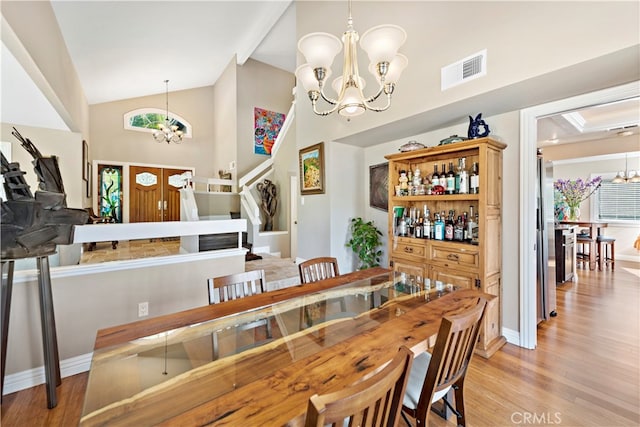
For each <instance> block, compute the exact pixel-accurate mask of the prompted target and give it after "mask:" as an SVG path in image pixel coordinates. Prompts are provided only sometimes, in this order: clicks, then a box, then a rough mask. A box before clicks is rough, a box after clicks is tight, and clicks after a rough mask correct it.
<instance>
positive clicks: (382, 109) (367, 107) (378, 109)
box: [364, 93, 391, 113]
mask: <svg viewBox="0 0 640 427" xmlns="http://www.w3.org/2000/svg"><path fill="white" fill-rule="evenodd" d="M367 102H368V101H367ZM367 102H365V103H364V108H366V109H367V110H370V111H375V112H376V113H380V112H382V111H385V110H388V109H389V107H391V94H390V93H388V94H387V104H386V105H385V106H383V107H373V106H371V105H369V104H368V103H367Z"/></svg>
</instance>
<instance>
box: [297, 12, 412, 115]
mask: <svg viewBox="0 0 640 427" xmlns="http://www.w3.org/2000/svg"><path fill="white" fill-rule="evenodd" d="M406 38H407V33H406V32H405V31H404V29H402V28H401V27H399V26H397V25H390V24H387V25H378V26H376V27H373V28H370V29H369V30H368V31H366V32H365V33H364V34H363V35H362V37H359V36H358V32H357V31H355V30H354V29H353V19H352V17H351V0H349V18H348V20H347V31H345V32H344V34H343V35H342V42H340V39H338V38H337V37H336V36H334V35H332V34H328V33H310V34H307V35H306V36H304V37H302V38H301V39H300V41H299V42H298V49H299V50H300V52H302V54H303V55H304V57H305V59H306V61H307V63H306V64H303V65H301V66H300V67H298V69H297V70H296V77H297V78H298V80H299V81H300V82H301V83H302V86H303V87H304V89H305V90H306V91H307V94H308V95H309V99H310V100H311V105H312V106H313V112H314V113H316V114H317V115H319V116H328V115H329V114H331V113H333V112H334V111H336V110H337V111H338V113H339V114H340V115H342V116H345V117H347V118H349V117H355V116H358V115H360V114H362V113H364V112H365V111H366V110H371V111H385V110H386V109H388V108H389V107H390V106H391V95H392V94H393V90H394V88H395V85H396V82H397V81H398V79H399V78H400V74H402V71H403V70H404V69H405V67H406V66H407V64H408V62H409V61H408V59H407V57H406V56H404V55H402V54H399V53H398V49H399V48H400V46H402V45H403V44H404V42H405V40H406ZM358 40H360V47H361V48H362V49H363V50H364V51H365V52H367V54H368V56H369V60H370V61H371V63H370V64H369V72H370V73H371V74H373V75H374V76H375V78H376V81H377V82H378V84H379V87H378V90H377V92H376V93H375V94H374V95H372V96H370V97H369V98H366V97H365V96H364V93H363V92H362V90H363V89H364V86H365V81H364V79H362V77H360V71H359V69H358V52H357V46H356V43H357V42H358ZM343 44H344V60H343V67H342V77H338V78H336V79H335V80H334V81H333V84H332V87H333V89H334V90H335V91H336V93H337V94H338V98H337V99H333V98H331V97H329V96H327V95H326V94H325V92H324V83H325V80H326V79H327V78H328V77H329V76H330V75H331V64H332V63H333V60H334V58H335V57H336V55H337V54H338V53H339V52H340V50H341V49H342V45H343ZM382 93H384V94H385V95H386V98H387V102H386V104H385V105H383V106H380V107H376V106H373V105H372V104H373V102H374V101H375V100H376V99H378V97H380V95H382ZM319 98H322V99H324V100H325V101H326V102H327V103H329V104H330V105H332V106H333V107H332V108H330V109H329V110H325V111H318V109H317V102H318V99H319Z"/></svg>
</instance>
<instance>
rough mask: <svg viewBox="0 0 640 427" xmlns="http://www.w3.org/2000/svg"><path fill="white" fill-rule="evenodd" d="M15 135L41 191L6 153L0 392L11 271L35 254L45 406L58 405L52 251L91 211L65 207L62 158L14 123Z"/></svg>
mask: <svg viewBox="0 0 640 427" xmlns="http://www.w3.org/2000/svg"><path fill="white" fill-rule="evenodd" d="M12 134H13V135H14V136H15V137H16V138H17V139H18V141H20V143H21V144H22V147H23V148H24V149H25V150H27V152H28V153H29V154H31V157H33V166H34V171H35V172H36V175H37V176H38V190H37V191H36V193H35V197H34V195H33V194H32V193H31V190H30V189H29V185H28V184H27V182H26V181H25V179H24V175H25V172H23V171H22V170H21V169H20V165H19V164H18V163H15V162H14V163H9V161H8V160H7V159H6V158H5V156H4V155H2V159H1V160H2V162H1V164H0V172H2V175H3V177H4V190H5V194H6V198H7V200H3V201H2V204H1V205H0V220H1V224H0V227H1V228H0V232H1V233H2V234H1V235H0V259H1V261H2V299H1V301H2V302H1V303H2V306H1V307H0V311H1V312H2V318H1V319H2V363H1V365H0V369H1V371H0V375H1V381H2V382H1V383H0V396H1V395H2V388H3V387H4V376H5V372H6V371H5V366H6V360H7V342H8V335H9V318H10V313H11V293H12V289H13V270H14V263H15V260H16V259H19V258H31V257H33V258H36V266H37V270H38V291H39V295H40V320H41V324H42V348H43V353H44V366H45V378H46V390H47V407H48V408H50V409H51V408H54V407H55V406H56V405H57V403H58V401H57V395H56V386H58V385H60V383H61V381H62V380H61V377H60V359H59V356H58V339H57V336H56V324H55V316H54V311H53V294H52V291H51V275H50V273H49V255H51V254H53V253H55V250H56V245H68V244H70V243H73V230H74V226H75V225H80V224H85V223H86V222H87V220H88V218H89V214H88V213H87V211H85V210H84V209H71V208H67V200H66V199H67V196H66V194H65V192H64V185H63V184H62V176H61V175H60V168H59V167H58V158H57V157H55V156H49V157H45V156H43V155H42V154H41V153H40V151H39V150H38V149H37V148H36V146H35V145H34V144H33V143H32V142H31V141H30V140H29V139H28V138H23V137H22V135H20V133H19V132H18V131H17V130H16V128H13V132H12Z"/></svg>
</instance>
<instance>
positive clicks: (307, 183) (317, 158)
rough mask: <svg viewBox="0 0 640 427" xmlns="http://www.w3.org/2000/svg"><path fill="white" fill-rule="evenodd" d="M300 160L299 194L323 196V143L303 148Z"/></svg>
mask: <svg viewBox="0 0 640 427" xmlns="http://www.w3.org/2000/svg"><path fill="white" fill-rule="evenodd" d="M299 160H300V171H299V173H300V194H302V195H305V194H324V143H323V142H320V143H319V144H315V145H311V146H309V147H306V148H303V149H302V150H300V153H299Z"/></svg>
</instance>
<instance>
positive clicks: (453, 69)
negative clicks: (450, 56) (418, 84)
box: [440, 49, 487, 91]
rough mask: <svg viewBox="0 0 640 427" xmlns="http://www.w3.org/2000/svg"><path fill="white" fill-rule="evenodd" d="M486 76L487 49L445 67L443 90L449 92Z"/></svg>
mask: <svg viewBox="0 0 640 427" xmlns="http://www.w3.org/2000/svg"><path fill="white" fill-rule="evenodd" d="M485 74H487V50H486V49H484V50H482V51H480V52H478V53H474V54H473V55H471V56H467V57H466V58H464V59H461V60H460V61H458V62H454V63H453V64H451V65H447V66H446V67H443V68H442V70H441V82H440V84H441V90H443V91H444V90H447V89H449V88H451V87H454V86H457V85H459V84H461V83H466V82H468V81H470V80H473V79H477V78H478V77H482V76H484V75H485Z"/></svg>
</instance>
